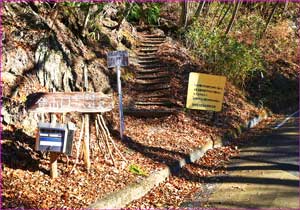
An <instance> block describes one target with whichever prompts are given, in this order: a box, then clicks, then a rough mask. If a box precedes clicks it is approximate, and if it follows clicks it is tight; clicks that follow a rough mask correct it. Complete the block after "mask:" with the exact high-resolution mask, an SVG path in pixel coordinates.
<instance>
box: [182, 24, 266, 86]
mask: <svg viewBox="0 0 300 210" xmlns="http://www.w3.org/2000/svg"><path fill="white" fill-rule="evenodd" d="M223 33H224V32H223V31H221V30H219V29H216V30H215V31H214V32H211V31H210V30H208V29H207V28H205V27H203V26H200V25H199V24H198V23H195V24H193V25H192V26H191V27H190V29H189V30H188V31H187V32H186V34H185V39H186V44H187V46H188V47H189V48H190V49H191V50H192V52H193V53H194V54H195V55H196V56H197V57H199V58H201V59H203V60H204V61H205V63H206V64H207V67H208V68H209V70H210V71H212V72H213V73H216V74H221V75H224V76H226V77H227V78H228V79H229V80H230V81H231V82H232V83H234V84H235V85H238V86H240V87H244V85H245V82H246V81H247V79H249V78H251V76H252V75H253V74H254V73H255V72H256V71H263V65H262V61H261V53H260V51H259V50H258V49H257V48H256V46H255V44H253V45H251V46H249V45H246V44H243V43H240V42H238V41H237V40H236V39H235V38H232V37H225V36H224V35H223Z"/></svg>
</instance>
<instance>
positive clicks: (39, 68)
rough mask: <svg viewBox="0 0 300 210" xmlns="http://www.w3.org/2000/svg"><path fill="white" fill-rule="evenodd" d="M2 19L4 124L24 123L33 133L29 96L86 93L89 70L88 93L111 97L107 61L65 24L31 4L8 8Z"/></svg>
mask: <svg viewBox="0 0 300 210" xmlns="http://www.w3.org/2000/svg"><path fill="white" fill-rule="evenodd" d="M3 13H4V15H3V17H4V18H3V31H4V33H5V35H6V36H5V37H3V57H2V74H1V76H2V81H3V103H2V104H3V107H2V110H1V115H2V116H1V120H2V122H3V123H6V124H14V125H16V126H18V125H17V124H18V123H20V122H21V123H20V124H21V125H20V126H21V127H23V128H25V127H28V132H32V131H31V130H30V129H29V127H32V126H35V123H36V121H37V119H36V118H35V117H33V116H32V115H30V114H29V113H25V112H24V110H25V109H24V100H26V96H27V95H29V94H30V93H34V92H41V91H51V90H52V89H53V88H55V90H56V91H59V92H63V91H65V92H70V91H82V90H83V85H84V84H83V72H84V70H85V69H87V70H88V72H89V77H88V80H89V91H96V92H111V90H110V89H111V88H110V84H109V79H108V76H107V74H108V73H107V72H108V70H107V68H106V65H105V60H106V57H97V56H96V54H95V53H94V52H93V51H92V50H91V49H89V48H88V47H87V46H85V45H84V44H83V41H82V40H81V39H80V38H79V37H78V36H76V35H75V34H74V33H73V31H71V30H70V29H69V28H68V27H66V26H65V25H64V23H63V22H62V21H61V19H59V18H56V19H53V20H52V19H50V20H48V19H47V18H46V17H48V16H45V17H43V16H42V15H43V13H39V14H37V12H34V11H33V10H32V8H31V7H30V6H29V4H27V3H18V4H13V3H12V4H7V5H6V6H5V7H4V9H3ZM39 15H40V16H39ZM8 34H9V36H8ZM22 122H24V123H22ZM30 125H31V126H30ZM25 132H26V131H25Z"/></svg>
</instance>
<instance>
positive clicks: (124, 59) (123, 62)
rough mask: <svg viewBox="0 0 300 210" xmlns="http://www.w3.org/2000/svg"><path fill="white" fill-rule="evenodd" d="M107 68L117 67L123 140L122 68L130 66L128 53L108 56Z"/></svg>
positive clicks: (112, 53)
mask: <svg viewBox="0 0 300 210" xmlns="http://www.w3.org/2000/svg"><path fill="white" fill-rule="evenodd" d="M107 66H108V68H113V67H117V82H118V94H119V114H120V136H121V139H123V132H124V129H125V126H124V115H123V104H122V86H121V70H120V67H121V66H128V53H127V51H112V52H108V54H107Z"/></svg>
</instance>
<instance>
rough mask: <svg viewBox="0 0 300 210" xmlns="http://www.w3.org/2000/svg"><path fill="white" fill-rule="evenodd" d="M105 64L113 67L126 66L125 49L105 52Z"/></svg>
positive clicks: (126, 55) (126, 56)
mask: <svg viewBox="0 0 300 210" xmlns="http://www.w3.org/2000/svg"><path fill="white" fill-rule="evenodd" d="M107 66H108V68H113V67H116V66H119V67H121V66H128V52H127V51H111V52H108V53H107Z"/></svg>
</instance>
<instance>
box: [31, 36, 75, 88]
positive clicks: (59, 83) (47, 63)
mask: <svg viewBox="0 0 300 210" xmlns="http://www.w3.org/2000/svg"><path fill="white" fill-rule="evenodd" d="M57 46H58V43H57V42H55V40H53V39H51V38H50V39H44V40H42V41H41V42H40V43H39V45H38V47H37V50H36V51H35V66H36V74H37V77H38V79H39V82H40V84H41V85H42V86H44V87H46V88H47V89H49V90H51V89H53V88H55V89H56V90H57V91H72V90H73V89H74V88H72V83H73V81H74V79H73V78H72V70H71V68H70V67H69V66H67V64H66V62H65V61H64V57H63V53H62V52H61V51H60V50H59V49H58V47H57Z"/></svg>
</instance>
